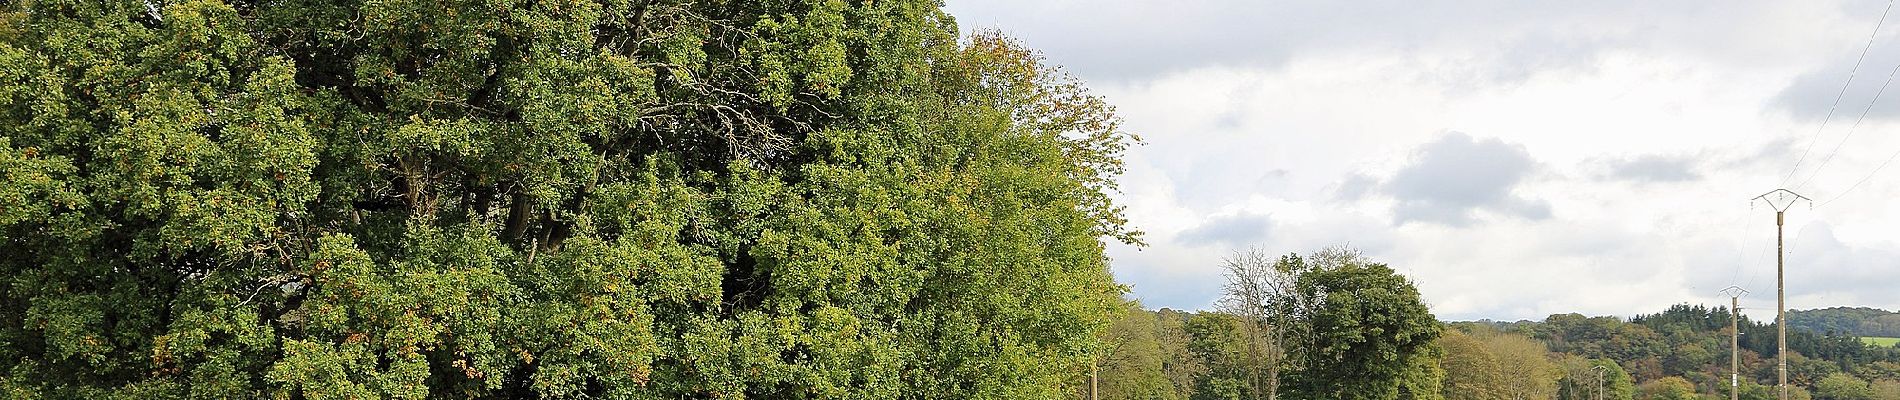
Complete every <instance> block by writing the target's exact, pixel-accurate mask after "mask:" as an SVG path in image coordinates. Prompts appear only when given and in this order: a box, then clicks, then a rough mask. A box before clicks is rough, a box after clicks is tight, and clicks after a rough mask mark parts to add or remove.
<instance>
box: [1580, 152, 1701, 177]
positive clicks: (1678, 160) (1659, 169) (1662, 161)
mask: <svg viewBox="0 0 1900 400" xmlns="http://www.w3.org/2000/svg"><path fill="white" fill-rule="evenodd" d="M1604 163H1605V164H1606V165H1605V167H1606V168H1605V169H1606V171H1604V173H1603V177H1604V178H1609V179H1615V180H1626V181H1636V182H1651V183H1663V182H1686V181H1694V180H1698V179H1702V174H1700V173H1697V172H1696V171H1695V168H1696V165H1695V164H1696V163H1695V158H1693V157H1689V156H1668V155H1660V154H1651V155H1645V156H1637V157H1630V158H1624V159H1614V160H1607V161H1605V162H1604Z"/></svg>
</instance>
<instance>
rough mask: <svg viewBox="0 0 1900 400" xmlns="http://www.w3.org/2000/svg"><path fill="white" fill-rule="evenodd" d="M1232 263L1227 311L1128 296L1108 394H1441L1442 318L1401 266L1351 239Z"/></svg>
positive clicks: (1103, 368)
mask: <svg viewBox="0 0 1900 400" xmlns="http://www.w3.org/2000/svg"><path fill="white" fill-rule="evenodd" d="M1226 268H1227V269H1228V272H1229V275H1230V278H1232V279H1230V281H1229V284H1228V286H1227V290H1228V292H1229V293H1230V295H1229V296H1228V298H1227V299H1225V300H1224V301H1223V303H1222V305H1223V308H1224V309H1225V310H1226V311H1223V312H1196V313H1187V312H1181V311H1175V310H1168V309H1163V310H1160V311H1147V310H1142V309H1140V307H1139V305H1138V304H1136V303H1129V304H1128V306H1129V307H1130V310H1129V311H1128V312H1127V313H1126V314H1125V316H1124V317H1123V318H1122V319H1120V320H1118V321H1116V322H1115V323H1114V324H1113V325H1111V326H1110V327H1109V329H1108V332H1107V334H1106V335H1107V336H1106V338H1105V339H1104V341H1105V342H1106V343H1107V344H1108V349H1107V351H1106V352H1105V353H1104V354H1103V358H1102V359H1101V360H1100V364H1099V372H1098V376H1097V381H1098V386H1099V387H1100V392H1099V393H1098V396H1100V397H1101V398H1104V399H1268V398H1287V399H1394V398H1403V399H1435V398H1438V397H1437V392H1438V391H1439V390H1440V388H1439V386H1440V382H1441V381H1443V380H1444V378H1445V370H1443V369H1442V368H1440V367H1439V365H1440V358H1441V357H1442V356H1443V352H1442V351H1441V350H1439V349H1440V347H1439V346H1438V345H1437V344H1436V341H1437V340H1439V335H1440V334H1442V333H1443V326H1442V325H1441V324H1439V323H1438V322H1437V321H1436V320H1435V319H1434V318H1433V317H1432V315H1431V313H1430V311H1429V310H1428V309H1426V307H1425V305H1424V304H1423V303H1421V302H1420V301H1419V297H1418V291H1417V289H1416V288H1415V287H1414V286H1413V285H1412V283H1411V282H1410V281H1409V280H1407V279H1406V278H1405V277H1403V276H1400V275H1398V274H1397V273H1395V272H1394V271H1393V270H1392V269H1391V268H1389V267H1387V266H1385V265H1383V264H1378V263H1374V262H1370V261H1368V260H1365V259H1363V258H1362V257H1360V256H1359V254H1358V253H1356V252H1353V251H1350V250H1345V249H1328V250H1325V251H1321V252H1318V253H1314V254H1311V255H1307V256H1298V255H1289V256H1285V257H1280V258H1277V259H1275V258H1272V257H1268V256H1265V255H1264V254H1262V253H1260V252H1257V251H1255V252H1248V253H1243V254H1239V255H1236V256H1235V257H1233V258H1230V259H1228V260H1227V264H1226ZM1082 395H1084V396H1086V395H1087V393H1086V392H1084V393H1082Z"/></svg>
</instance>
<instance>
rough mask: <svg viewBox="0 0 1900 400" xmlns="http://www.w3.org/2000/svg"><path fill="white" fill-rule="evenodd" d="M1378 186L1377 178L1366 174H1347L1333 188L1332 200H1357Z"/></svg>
mask: <svg viewBox="0 0 1900 400" xmlns="http://www.w3.org/2000/svg"><path fill="white" fill-rule="evenodd" d="M1378 186H1379V180H1378V179H1376V178H1373V177H1371V176H1366V174H1361V173H1357V172H1355V173H1351V174H1347V175H1346V179H1343V180H1340V181H1339V186H1337V188H1336V189H1334V190H1333V200H1339V201H1357V200H1359V199H1363V198H1366V195H1369V194H1372V190H1373V189H1375V188H1377V187H1378Z"/></svg>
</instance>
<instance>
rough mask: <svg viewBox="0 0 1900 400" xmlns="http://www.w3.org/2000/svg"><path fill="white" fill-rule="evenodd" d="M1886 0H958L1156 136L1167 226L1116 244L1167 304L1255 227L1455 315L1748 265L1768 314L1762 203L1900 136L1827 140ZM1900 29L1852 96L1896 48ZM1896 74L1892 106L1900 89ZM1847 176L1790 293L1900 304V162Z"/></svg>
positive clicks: (1537, 306)
mask: <svg viewBox="0 0 1900 400" xmlns="http://www.w3.org/2000/svg"><path fill="white" fill-rule="evenodd" d="M1882 6H1884V3H1877V2H1870V1H1866V0H1848V1H1841V2H1837V3H1830V2H1781V1H1769V0H1745V1H1738V2H1721V3H1672V2H1663V3H1658V2H1650V1H1612V2H1607V3H1604V2H1595V3H1575V2H1560V1H1537V2H1511V3H1496V2H1479V1H1429V2H1410V1H1396V0H1390V1H1379V2H1374V3H1337V2H1251V1H1240V0H1214V1H1197V2H1172V1H1165V2H1164V1H1158V0H1116V1H1088V2H1083V1H1073V0H1051V1H1035V2H1016V1H998V0H951V1H950V3H949V4H948V7H949V9H950V11H951V12H952V13H953V14H954V15H956V16H957V17H958V18H959V21H960V22H961V23H962V24H964V26H965V28H977V27H993V28H1000V29H1003V30H1004V31H1006V32H1010V33H1012V34H1014V35H1017V36H1020V37H1022V38H1023V39H1024V41H1025V42H1026V43H1027V44H1029V45H1030V46H1032V47H1037V48H1040V49H1044V50H1046V51H1047V53H1048V56H1049V57H1050V59H1051V61H1053V62H1056V63H1059V64H1062V65H1064V66H1065V67H1067V68H1069V69H1070V70H1072V71H1076V72H1077V73H1078V74H1079V75H1080V76H1082V77H1083V78H1086V79H1089V80H1091V81H1092V82H1093V84H1092V85H1091V86H1092V87H1094V88H1095V89H1096V90H1097V91H1098V93H1101V94H1103V95H1105V96H1106V97H1108V98H1109V100H1110V101H1111V102H1112V103H1114V104H1115V105H1116V106H1117V107H1118V109H1119V110H1120V112H1121V113H1122V115H1123V117H1124V118H1125V119H1126V120H1127V125H1126V127H1127V128H1129V129H1130V130H1131V131H1134V132H1136V133H1139V134H1141V135H1142V136H1143V138H1144V139H1145V140H1146V141H1147V143H1148V144H1147V145H1145V146H1141V147H1138V148H1136V149H1134V150H1133V151H1132V152H1131V154H1130V157H1129V159H1128V166H1129V169H1128V175H1126V176H1124V177H1123V178H1122V184H1123V190H1124V191H1125V193H1124V194H1123V195H1122V196H1121V197H1120V198H1121V201H1122V204H1124V205H1127V206H1128V216H1129V219H1130V221H1131V223H1133V224H1134V225H1135V226H1137V227H1139V228H1140V229H1143V230H1145V231H1147V232H1148V233H1149V235H1150V236H1149V237H1148V242H1149V243H1151V244H1152V245H1151V246H1150V247H1148V248H1146V249H1140V250H1137V249H1134V248H1130V247H1126V246H1120V245H1112V246H1111V247H1110V256H1111V257H1113V258H1114V270H1115V273H1116V274H1117V277H1118V278H1119V279H1120V280H1121V281H1123V282H1125V283H1129V284H1131V285H1132V286H1133V288H1134V293H1135V294H1136V295H1137V296H1138V297H1141V298H1142V299H1143V301H1144V302H1145V303H1146V304H1147V305H1149V306H1151V307H1173V308H1189V309H1192V308H1202V307H1206V306H1208V305H1210V304H1212V302H1213V300H1214V299H1215V297H1216V296H1218V293H1219V289H1220V286H1221V283H1222V278H1221V276H1220V271H1219V267H1218V263H1219V260H1220V259H1221V257H1223V256H1225V255H1227V254H1229V253H1230V252H1231V251H1233V250H1235V249H1239V248H1243V247H1246V246H1250V245H1257V246H1259V247H1261V248H1262V249H1263V250H1266V251H1268V252H1270V253H1288V252H1307V251H1312V250H1315V249H1318V248H1320V247H1323V246H1327V245H1334V244H1342V243H1347V242H1350V243H1351V244H1352V245H1354V246H1356V247H1359V248H1361V249H1362V250H1364V251H1365V252H1366V253H1367V255H1369V256H1371V257H1373V258H1374V259H1377V260H1380V261H1384V262H1387V263H1389V264H1391V265H1392V266H1393V267H1394V268H1396V269H1398V270H1399V271H1401V272H1404V273H1407V274H1408V275H1411V276H1412V277H1413V278H1414V279H1415V280H1416V281H1417V282H1418V284H1419V286H1420V288H1421V291H1422V292H1423V294H1424V296H1425V297H1426V300H1427V301H1428V302H1429V303H1431V304H1432V305H1433V309H1434V311H1435V312H1437V313H1438V314H1439V315H1440V316H1441V317H1443V318H1449V319H1477V318H1493V319H1519V318H1528V319H1541V318H1543V317H1544V316H1546V315H1548V314H1552V313H1564V312H1583V313H1586V314H1608V315H1625V316H1627V315H1633V314H1637V313H1652V312H1657V311H1660V310H1662V309H1663V307H1666V306H1667V305H1669V304H1673V303H1680V302H1691V303H1706V304H1716V303H1718V302H1720V303H1721V304H1726V300H1727V299H1726V298H1723V297H1721V295H1720V294H1718V293H1717V290H1719V289H1721V288H1722V287H1726V286H1728V285H1731V284H1740V285H1744V286H1747V287H1748V289H1750V290H1752V291H1754V294H1753V295H1751V297H1750V298H1749V299H1748V300H1745V304H1744V306H1745V307H1751V308H1752V309H1753V310H1754V311H1753V312H1752V313H1753V315H1756V316H1758V317H1760V316H1765V315H1771V314H1772V304H1773V303H1772V300H1773V289H1774V286H1773V283H1774V281H1773V278H1774V274H1773V273H1774V270H1773V267H1774V264H1773V253H1772V252H1769V251H1768V250H1772V249H1773V246H1774V242H1773V237H1774V236H1773V234H1774V226H1773V222H1774V217H1773V215H1772V212H1771V211H1769V210H1767V208H1766V207H1762V206H1756V207H1753V208H1751V207H1750V205H1749V203H1748V202H1747V199H1748V198H1749V197H1752V196H1755V195H1757V194H1760V193H1761V192H1765V191H1767V190H1768V189H1771V188H1774V187H1776V186H1777V185H1779V184H1782V181H1783V180H1784V179H1783V177H1784V176H1789V175H1790V174H1789V171H1790V169H1791V167H1792V166H1793V165H1794V163H1795V161H1796V160H1797V159H1801V155H1802V150H1803V148H1804V146H1805V145H1806V144H1807V143H1809V142H1810V141H1812V142H1814V143H1816V144H1815V145H1814V149H1813V150H1812V151H1811V154H1809V156H1808V159H1805V160H1804V161H1803V162H1802V166H1801V167H1800V169H1799V170H1797V171H1796V173H1795V174H1792V175H1793V177H1792V178H1791V179H1787V180H1788V181H1789V182H1787V183H1786V185H1788V186H1800V189H1797V190H1799V191H1801V192H1803V193H1804V194H1807V195H1808V196H1809V197H1813V198H1815V199H1816V200H1820V201H1822V202H1826V201H1828V200H1829V199H1832V198H1833V197H1835V196H1839V195H1841V194H1842V193H1844V192H1846V191H1847V190H1848V188H1849V187H1853V184H1854V183H1855V182H1857V181H1860V180H1861V179H1862V178H1863V177H1865V176H1867V174H1866V173H1867V172H1868V171H1870V170H1873V168H1874V167H1875V166H1876V165H1879V164H1880V163H1881V162H1882V161H1883V160H1885V159H1886V158H1887V157H1888V156H1889V155H1891V154H1894V152H1895V151H1900V135H1893V134H1891V132H1894V129H1896V128H1900V119H1893V118H1886V117H1887V116H1889V115H1900V114H1892V110H1900V108H1894V107H1889V108H1891V109H1886V110H1884V111H1881V112H1880V113H1876V114H1873V115H1874V116H1875V117H1881V118H1873V117H1870V119H1869V120H1868V121H1865V122H1863V124H1862V125H1861V126H1859V127H1858V128H1855V129H1856V131H1855V132H1857V133H1855V134H1854V135H1853V137H1852V138H1847V136H1848V135H1847V133H1846V132H1847V130H1848V128H1849V126H1850V125H1851V122H1852V120H1851V119H1846V120H1843V119H1841V116H1839V115H1837V116H1836V119H1835V120H1834V121H1833V122H1830V123H1829V124H1828V125H1827V129H1826V130H1820V132H1821V134H1820V135H1819V136H1812V135H1813V134H1814V133H1815V132H1817V129H1818V128H1819V127H1820V121H1819V119H1818V118H1817V117H1816V116H1815V115H1814V111H1813V108H1814V107H1817V106H1816V105H1815V103H1816V102H1819V101H1822V100H1817V98H1819V97H1825V98H1826V99H1825V100H1828V101H1831V100H1832V98H1831V93H1825V92H1826V91H1827V90H1838V89H1839V86H1838V85H1839V84H1840V79H1842V78H1845V69H1846V66H1848V65H1851V62H1852V61H1853V58H1854V57H1855V56H1856V55H1857V54H1858V53H1859V51H1860V49H1861V46H1862V45H1863V44H1865V43H1866V42H1865V39H1866V37H1867V34H1868V32H1869V30H1870V29H1871V28H1872V26H1873V20H1874V18H1875V17H1877V16H1878V12H1879V9H1880V7H1882ZM1889 31H1890V33H1887V34H1883V35H1882V36H1881V38H1880V41H1878V42H1876V43H1877V44H1876V46H1875V47H1874V50H1873V53H1872V54H1870V55H1869V56H1868V61H1867V64H1866V65H1863V66H1862V69H1861V72H1860V77H1859V78H1857V79H1856V84H1855V86H1854V87H1852V88H1850V91H1849V94H1848V96H1847V97H1846V98H1845V99H1844V100H1843V102H1842V108H1843V109H1852V110H1854V111H1853V113H1854V114H1857V113H1858V110H1859V107H1864V106H1865V105H1866V99H1867V98H1869V97H1871V91H1872V88H1874V87H1877V85H1878V84H1879V83H1881V82H1880V81H1881V80H1883V79H1884V78H1885V73H1886V71H1890V70H1892V68H1894V66H1895V65H1900V27H1889ZM1870 75H1872V77H1870ZM1830 86H1832V89H1829V87H1830ZM1816 88H1819V89H1816ZM1890 89H1892V90H1894V91H1895V93H1889V94H1888V95H1891V96H1892V98H1891V99H1888V100H1890V101H1892V103H1889V102H1888V100H1883V102H1882V104H1884V105H1890V106H1900V87H1894V88H1890ZM1815 93H1821V95H1816V94H1815ZM1856 96H1860V97H1858V98H1857V97H1856ZM1825 106H1826V104H1820V105H1819V106H1818V107H1825ZM1850 106H1851V107H1850ZM1850 116H1851V115H1850ZM1447 132H1459V133H1457V134H1448V133H1447ZM1844 138H1847V139H1845V140H1844ZM1836 146H1838V147H1839V148H1840V149H1841V150H1840V151H1839V152H1834V151H1832V149H1834V148H1835V147H1836ZM1829 154H1833V155H1834V156H1833V157H1832V159H1831V160H1830V159H1829V157H1827V156H1828V155H1829ZM1822 160H1828V161H1825V162H1824V161H1822ZM1823 165H1825V167H1823ZM1816 171H1818V172H1816ZM1809 175H1813V176H1814V178H1813V179H1812V180H1811V181H1810V180H1808V179H1807V176H1809ZM1804 181H1805V182H1808V183H1807V184H1806V185H1802V182H1804ZM1846 194H1847V195H1846V196H1843V197H1841V198H1840V200H1838V201H1836V202H1833V203H1829V204H1828V205H1826V206H1823V207H1820V208H1817V209H1814V210H1812V211H1810V210H1808V209H1807V208H1806V207H1807V206H1805V205H1803V206H1798V207H1797V208H1796V209H1794V210H1791V211H1790V213H1789V220H1788V223H1789V225H1788V227H1789V230H1790V232H1788V233H1789V243H1790V244H1791V247H1790V249H1791V254H1790V255H1789V259H1790V263H1791V271H1792V269H1793V268H1795V267H1793V265H1801V267H1800V268H1803V269H1802V270H1801V271H1803V272H1802V274H1801V275H1798V276H1797V275H1794V274H1791V275H1790V276H1791V278H1792V279H1791V280H1790V282H1789V285H1790V290H1789V294H1790V298H1789V300H1790V306H1791V307H1796V308H1815V307H1827V306H1835V305H1864V306H1874V307H1886V308H1890V309H1891V308H1900V291H1892V290H1883V289H1881V288H1879V287H1878V286H1881V284H1882V283H1886V282H1892V281H1894V280H1893V279H1886V278H1885V276H1883V271H1889V272H1890V271H1900V268H1895V267H1897V266H1900V265H1895V264H1893V263H1894V262H1893V261H1891V260H1894V259H1896V257H1897V256H1900V243H1894V242H1892V241H1882V239H1881V238H1889V237H1892V236H1893V232H1894V231H1893V229H1892V228H1891V227H1892V226H1895V224H1896V223H1900V207H1896V206H1895V204H1900V203H1894V202H1892V201H1891V200H1890V199H1893V198H1896V197H1900V165H1896V166H1890V167H1889V168H1888V170H1887V171H1885V172H1883V173H1882V174H1880V175H1874V177H1873V178H1871V179H1868V180H1867V182H1866V183H1865V184H1862V185H1860V186H1859V187H1857V188H1856V189H1854V191H1853V192H1848V193H1846ZM1405 221H1417V222H1425V223H1401V222H1405ZM1885 275H1891V273H1887V274H1885ZM1883 279H1884V280H1883ZM1763 299H1766V300H1763ZM1747 302H1753V304H1746V303H1747ZM1763 311H1766V312H1767V314H1761V312H1763Z"/></svg>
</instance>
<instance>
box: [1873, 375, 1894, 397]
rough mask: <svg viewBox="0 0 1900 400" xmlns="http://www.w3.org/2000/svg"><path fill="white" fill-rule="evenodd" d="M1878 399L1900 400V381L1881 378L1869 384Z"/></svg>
mask: <svg viewBox="0 0 1900 400" xmlns="http://www.w3.org/2000/svg"><path fill="white" fill-rule="evenodd" d="M1868 387H1869V388H1871V389H1873V391H1874V398H1875V399H1878V400H1900V381H1894V380H1886V379H1880V380H1875V381H1873V382H1872V383H1870V384H1869V385H1868Z"/></svg>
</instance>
